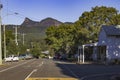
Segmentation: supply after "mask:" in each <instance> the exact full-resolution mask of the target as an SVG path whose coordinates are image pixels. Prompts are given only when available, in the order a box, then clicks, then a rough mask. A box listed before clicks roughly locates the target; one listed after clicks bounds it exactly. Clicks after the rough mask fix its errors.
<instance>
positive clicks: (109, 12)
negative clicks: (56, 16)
mask: <svg viewBox="0 0 120 80" xmlns="http://www.w3.org/2000/svg"><path fill="white" fill-rule="evenodd" d="M116 17H119V15H118V11H117V10H116V9H115V8H113V7H105V6H101V7H98V6H96V7H94V8H92V10H91V11H90V12H84V13H83V14H82V16H80V18H79V20H78V21H76V22H75V26H76V27H80V28H81V27H82V28H86V29H87V30H88V31H87V32H88V33H89V34H88V36H89V40H92V41H94V42H96V41H97V40H98V33H99V31H100V28H101V26H102V25H116V24H118V23H119V21H118V20H119V19H120V18H116ZM79 36H80V35H79ZM85 43H87V42H85Z"/></svg>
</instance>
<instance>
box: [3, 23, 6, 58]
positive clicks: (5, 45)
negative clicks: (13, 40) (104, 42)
mask: <svg viewBox="0 0 120 80" xmlns="http://www.w3.org/2000/svg"><path fill="white" fill-rule="evenodd" d="M3 31H4V58H6V33H5V24H4V25H3Z"/></svg>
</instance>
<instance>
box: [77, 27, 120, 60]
mask: <svg viewBox="0 0 120 80" xmlns="http://www.w3.org/2000/svg"><path fill="white" fill-rule="evenodd" d="M86 48H91V49H92V55H90V56H89V57H91V58H92V59H93V60H97V61H111V60H115V59H117V60H120V25H117V26H105V25H104V26H102V27H101V30H100V33H99V37H98V42H97V43H92V44H85V45H82V46H79V47H78V53H79V54H80V56H79V57H80V58H81V59H82V61H83V62H84V60H85V57H86V55H87V53H86V51H85V50H87V49H86ZM87 52H90V51H87ZM81 59H79V60H81Z"/></svg>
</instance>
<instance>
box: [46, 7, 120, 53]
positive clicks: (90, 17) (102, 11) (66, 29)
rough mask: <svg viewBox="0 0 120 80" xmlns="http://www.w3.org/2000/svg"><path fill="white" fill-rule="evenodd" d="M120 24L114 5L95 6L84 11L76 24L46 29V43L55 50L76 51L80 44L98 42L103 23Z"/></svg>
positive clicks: (119, 15)
mask: <svg viewBox="0 0 120 80" xmlns="http://www.w3.org/2000/svg"><path fill="white" fill-rule="evenodd" d="M118 24H120V14H118V11H117V10H116V9H115V8H113V7H105V6H101V7H98V6H96V7H94V8H92V10H91V11H89V12H84V13H83V14H82V15H81V16H80V17H79V20H78V21H76V22H75V23H74V25H66V24H62V25H60V26H52V27H49V28H48V29H47V30H46V35H47V37H46V39H45V40H46V43H47V44H49V45H50V47H51V48H52V49H54V51H55V52H62V53H70V52H72V53H75V51H76V49H77V47H78V45H82V44H86V43H90V41H92V42H96V41H97V40H98V34H99V31H100V28H101V26H102V25H118Z"/></svg>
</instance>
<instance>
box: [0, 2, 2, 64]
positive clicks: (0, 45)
mask: <svg viewBox="0 0 120 80" xmlns="http://www.w3.org/2000/svg"><path fill="white" fill-rule="evenodd" d="M2 8H3V5H2V4H1V3H0V65H1V64H2V44H1V42H2V37H1V24H2V19H1V9H2Z"/></svg>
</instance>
